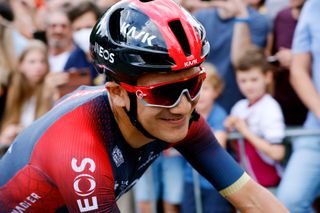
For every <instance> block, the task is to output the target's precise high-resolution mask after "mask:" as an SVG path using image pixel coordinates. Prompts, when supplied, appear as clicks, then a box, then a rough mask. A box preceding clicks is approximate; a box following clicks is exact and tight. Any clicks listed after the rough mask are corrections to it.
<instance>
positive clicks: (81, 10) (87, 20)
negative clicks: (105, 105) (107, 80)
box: [68, 1, 103, 85]
mask: <svg viewBox="0 0 320 213" xmlns="http://www.w3.org/2000/svg"><path fill="white" fill-rule="evenodd" d="M100 14H101V11H100V9H99V8H98V7H97V5H95V4H94V3H93V2H91V1H81V2H79V3H78V4H74V5H73V6H71V7H70V9H69V11H68V17H69V19H70V21H71V26H72V30H73V40H74V42H75V43H76V45H77V46H79V47H80V48H81V49H82V50H83V51H84V52H85V53H86V56H87V59H88V61H91V60H92V59H91V57H90V53H89V46H90V44H89V38H90V33H91V31H92V28H93V27H94V25H95V23H96V22H97V20H98V18H99V17H100ZM90 72H91V77H92V79H93V82H92V83H94V84H96V85H99V84H102V83H103V82H101V81H102V79H100V78H97V79H96V77H97V71H96V70H95V69H94V67H93V66H92V65H91V66H90Z"/></svg>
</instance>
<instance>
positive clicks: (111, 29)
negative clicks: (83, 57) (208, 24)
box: [90, 0, 210, 83]
mask: <svg viewBox="0 0 320 213" xmlns="http://www.w3.org/2000/svg"><path fill="white" fill-rule="evenodd" d="M209 49H210V47H209V43H208V41H207V39H206V35H205V30H204V27H203V26H202V25H201V24H200V23H199V22H198V21H197V20H196V19H195V18H194V17H193V16H192V15H191V14H190V13H189V12H188V11H186V10H185V9H184V8H182V7H181V6H179V5H178V4H177V3H176V2H174V1H173V0H122V1H120V2H118V3H117V4H115V5H113V6H112V7H111V8H110V9H109V10H108V11H106V12H105V14H104V15H103V16H102V17H101V18H100V19H99V21H98V22H97V24H96V26H95V27H94V28H93V30H92V33H91V36H90V50H91V55H92V58H93V60H94V64H95V67H96V69H97V70H98V71H99V72H100V73H103V72H104V73H106V75H107V76H108V78H109V79H112V80H115V81H116V82H127V83H133V82H135V81H136V79H137V77H139V76H141V75H142V74H144V73H148V72H171V71H178V70H183V69H187V68H190V67H194V66H197V65H199V64H201V63H202V62H203V61H204V60H205V57H206V56H207V55H208V53H209Z"/></svg>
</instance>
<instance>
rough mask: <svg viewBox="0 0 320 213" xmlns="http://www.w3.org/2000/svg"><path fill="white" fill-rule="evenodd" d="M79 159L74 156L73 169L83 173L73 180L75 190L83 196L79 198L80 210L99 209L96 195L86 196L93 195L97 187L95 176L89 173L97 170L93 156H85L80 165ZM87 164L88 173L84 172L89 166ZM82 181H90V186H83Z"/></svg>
mask: <svg viewBox="0 0 320 213" xmlns="http://www.w3.org/2000/svg"><path fill="white" fill-rule="evenodd" d="M77 161H78V160H77V159H75V158H72V160H71V167H72V170H73V171H75V172H77V173H81V174H79V175H77V176H76V177H75V179H74V181H73V189H74V192H75V193H76V194H77V195H78V196H80V197H82V198H80V199H78V200H77V204H78V207H79V210H80V212H87V211H92V210H95V209H98V201H97V197H96V196H92V197H89V198H84V197H88V196H90V195H92V193H93V192H94V190H95V188H96V181H95V178H94V177H93V176H92V175H91V174H87V173H89V172H90V173H94V171H95V170H96V164H95V162H94V161H93V160H92V159H91V158H84V159H83V160H82V161H81V163H80V165H79V166H78V165H77ZM87 165H88V166H89V168H88V171H87V173H84V171H85V169H86V168H87ZM81 183H89V185H90V186H89V187H86V188H81V187H80V186H81V185H82V184H81ZM82 186H83V185H82ZM89 200H90V201H91V204H90V203H89Z"/></svg>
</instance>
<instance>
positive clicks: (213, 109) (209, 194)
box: [181, 63, 233, 213]
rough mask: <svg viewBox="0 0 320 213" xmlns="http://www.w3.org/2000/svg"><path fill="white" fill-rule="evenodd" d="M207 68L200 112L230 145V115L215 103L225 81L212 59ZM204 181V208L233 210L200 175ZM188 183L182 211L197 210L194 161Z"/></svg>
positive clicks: (221, 140)
mask: <svg viewBox="0 0 320 213" xmlns="http://www.w3.org/2000/svg"><path fill="white" fill-rule="evenodd" d="M203 68H204V69H205V71H206V73H207V77H206V80H205V81H204V82H203V85H202V88H201V93H200V99H199V102H198V103H197V106H196V109H197V112H198V113H199V114H200V115H202V116H203V117H204V118H205V119H206V120H207V122H208V124H209V126H210V127H211V128H212V131H213V132H214V134H215V136H216V138H217V140H218V142H219V143H220V145H221V146H223V147H224V148H226V143H227V134H226V131H225V128H224V126H223V122H224V119H225V118H226V117H227V113H226V111H225V110H224V109H223V108H222V107H221V106H219V104H216V103H215V100H216V99H217V97H218V96H219V95H220V94H221V92H222V90H223V82H222V80H221V78H220V77H219V75H218V73H217V70H216V68H215V67H214V66H213V65H212V64H210V63H204V64H203ZM198 177H199V181H200V193H201V197H200V199H201V204H202V206H201V208H202V210H203V212H205V213H215V212H216V213H218V212H219V213H230V212H232V209H233V208H232V206H231V205H230V204H229V203H228V201H227V200H226V199H224V198H223V197H222V196H221V195H220V194H219V193H218V191H217V190H216V189H215V188H213V187H212V185H211V184H210V183H209V182H208V181H207V180H206V179H205V178H204V177H203V176H200V175H199V176H198ZM184 180H185V183H184V193H183V200H182V209H181V212H182V213H188V212H196V205H195V200H196V198H195V194H194V180H193V172H192V167H191V166H190V164H187V165H186V167H185V178H184Z"/></svg>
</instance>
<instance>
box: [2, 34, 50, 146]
mask: <svg viewBox="0 0 320 213" xmlns="http://www.w3.org/2000/svg"><path fill="white" fill-rule="evenodd" d="M48 72H49V65H48V57H47V48H46V46H45V44H43V43H42V42H40V41H35V40H33V41H30V43H28V45H27V46H26V47H25V49H24V50H23V51H22V53H21V54H20V56H19V57H18V61H17V66H16V70H15V71H14V72H13V75H12V79H11V82H10V84H9V88H8V94H7V98H6V105H5V111H4V116H3V121H2V128H1V132H0V144H2V145H10V144H11V143H12V141H13V139H14V138H15V137H16V136H17V134H18V133H19V132H20V131H21V130H22V129H23V128H24V127H26V126H28V125H30V124H31V123H32V122H33V121H34V120H35V119H37V118H39V117H40V116H41V115H43V114H44V113H45V112H47V111H48V110H49V109H50V108H51V107H52V105H53V89H51V87H50V86H48V85H46V84H45V77H46V75H47V74H48Z"/></svg>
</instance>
